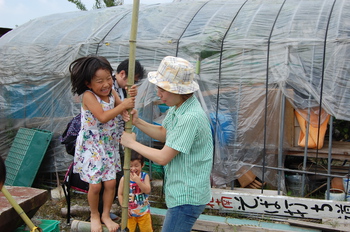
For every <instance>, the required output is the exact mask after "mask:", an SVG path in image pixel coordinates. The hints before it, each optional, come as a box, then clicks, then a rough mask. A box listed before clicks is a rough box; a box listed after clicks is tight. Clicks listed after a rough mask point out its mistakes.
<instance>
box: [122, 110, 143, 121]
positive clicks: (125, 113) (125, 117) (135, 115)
mask: <svg viewBox="0 0 350 232" xmlns="http://www.w3.org/2000/svg"><path fill="white" fill-rule="evenodd" d="M130 114H132V123H133V124H135V123H136V121H137V120H138V119H139V116H138V113H137V110H136V109H132V110H131V112H130ZM130 114H129V112H128V111H123V113H122V116H123V120H124V121H125V122H128V121H129V120H130Z"/></svg>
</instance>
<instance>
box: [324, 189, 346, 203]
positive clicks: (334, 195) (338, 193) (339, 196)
mask: <svg viewBox="0 0 350 232" xmlns="http://www.w3.org/2000/svg"><path fill="white" fill-rule="evenodd" d="M327 193H328V192H327V191H326V193H325V199H326V200H327ZM329 200H332V201H344V200H345V192H344V191H343V190H341V189H335V188H331V189H330V190H329Z"/></svg>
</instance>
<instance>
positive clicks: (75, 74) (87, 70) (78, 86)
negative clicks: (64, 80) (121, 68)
mask: <svg viewBox="0 0 350 232" xmlns="http://www.w3.org/2000/svg"><path fill="white" fill-rule="evenodd" d="M99 69H103V70H107V71H109V72H110V73H111V76H112V72H113V68H112V66H111V64H110V63H109V62H108V60H107V59H106V58H105V57H103V56H94V55H91V56H85V57H81V58H78V59H76V60H74V61H73V62H72V63H71V64H70V65H69V72H70V75H71V76H70V77H71V84H72V93H73V94H75V93H76V94H78V95H81V94H83V93H84V92H85V91H86V90H88V89H89V88H88V87H87V86H86V83H88V84H89V83H91V80H92V78H93V77H94V76H95V73H96V71H97V70H99Z"/></svg>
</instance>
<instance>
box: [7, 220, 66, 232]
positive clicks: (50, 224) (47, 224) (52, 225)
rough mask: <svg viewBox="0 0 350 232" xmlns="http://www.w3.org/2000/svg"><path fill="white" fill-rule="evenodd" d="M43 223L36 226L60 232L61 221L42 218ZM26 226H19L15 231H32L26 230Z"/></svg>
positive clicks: (46, 230)
mask: <svg viewBox="0 0 350 232" xmlns="http://www.w3.org/2000/svg"><path fill="white" fill-rule="evenodd" d="M40 221H41V223H40V224H37V225H36V226H37V227H39V228H40V229H42V230H43V232H60V226H59V224H60V221H56V220H40ZM25 229H26V226H25V225H23V226H20V227H18V228H17V229H16V230H15V231H14V232H30V230H25Z"/></svg>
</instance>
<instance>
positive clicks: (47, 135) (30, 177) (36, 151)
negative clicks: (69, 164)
mask: <svg viewBox="0 0 350 232" xmlns="http://www.w3.org/2000/svg"><path fill="white" fill-rule="evenodd" d="M51 138H52V132H50V131H46V130H39V129H29V128H22V127H21V128H19V130H18V132H17V134H16V137H15V139H14V141H13V143H12V145H11V148H10V151H9V154H8V156H7V158H6V160H5V165H6V171H7V173H6V181H5V185H9V186H23V187H31V186H32V184H33V181H34V179H35V176H36V173H37V172H38V169H39V167H40V164H41V161H42V160H43V158H44V155H45V152H46V150H47V148H48V146H49V143H50V141H51Z"/></svg>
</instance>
